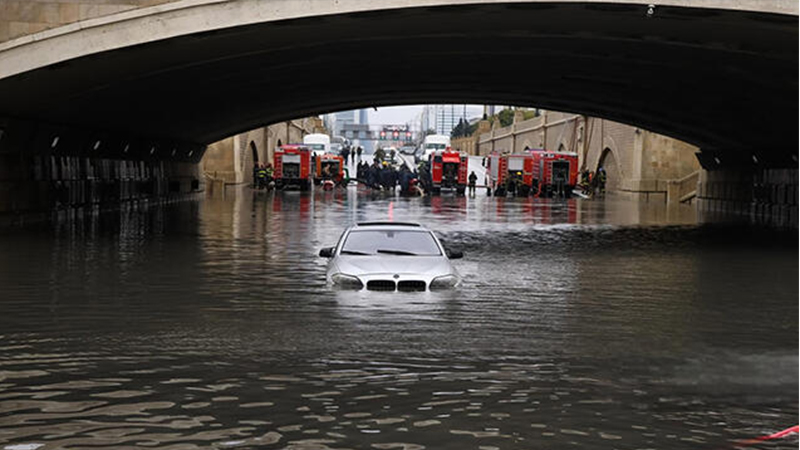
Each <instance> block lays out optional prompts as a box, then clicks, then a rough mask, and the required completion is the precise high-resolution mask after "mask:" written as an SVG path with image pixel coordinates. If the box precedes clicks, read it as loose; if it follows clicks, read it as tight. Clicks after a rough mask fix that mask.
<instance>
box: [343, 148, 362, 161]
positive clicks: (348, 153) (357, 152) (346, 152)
mask: <svg viewBox="0 0 800 450" xmlns="http://www.w3.org/2000/svg"><path fill="white" fill-rule="evenodd" d="M363 151H364V147H361V146H358V147H355V146H354V147H342V151H341V153H339V156H341V157H342V159H344V162H345V163H347V161H348V159H349V160H350V161H352V162H353V163H355V162H356V156H358V161H359V162H360V161H361V153H362V152H363Z"/></svg>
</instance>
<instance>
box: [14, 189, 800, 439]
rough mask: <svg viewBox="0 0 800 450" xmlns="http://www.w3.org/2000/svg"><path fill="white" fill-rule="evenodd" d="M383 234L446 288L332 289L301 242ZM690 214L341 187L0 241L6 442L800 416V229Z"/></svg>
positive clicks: (561, 433) (702, 431) (515, 431)
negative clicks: (437, 270) (413, 224)
mask: <svg viewBox="0 0 800 450" xmlns="http://www.w3.org/2000/svg"><path fill="white" fill-rule="evenodd" d="M390 218H391V219H394V220H410V221H419V222H423V223H425V224H427V225H428V226H430V227H431V228H433V229H435V230H436V232H437V233H439V234H440V235H441V236H442V238H443V239H444V240H445V241H446V242H447V243H448V245H450V246H453V247H458V248H460V249H463V250H464V251H465V253H466V258H465V259H463V260H459V261H457V262H456V264H457V267H458V270H459V271H460V272H461V273H462V274H463V275H464V277H465V281H464V285H463V286H462V288H460V289H458V290H455V291H451V292H426V293H385V292H373V293H362V292H359V293H352V292H346V291H334V290H331V289H329V288H328V287H327V286H326V285H325V279H324V273H325V261H324V260H321V259H319V258H317V257H316V253H317V251H318V249H319V248H320V247H322V246H326V245H332V244H334V243H335V242H336V240H337V239H338V237H339V234H340V233H341V231H342V230H343V229H344V227H346V226H347V225H349V224H351V223H353V222H356V221H364V220H386V219H390ZM694 221H695V217H694V213H693V210H692V209H691V208H676V209H674V210H666V209H665V208H663V207H656V206H655V205H646V204H645V205H641V204H636V203H631V202H627V201H623V200H608V201H606V202H596V201H594V202H584V201H577V200H570V201H548V200H540V199H513V198H508V199H496V198H486V197H483V196H478V198H476V199H469V198H463V197H462V198H453V197H446V196H443V197H438V198H423V199H404V198H395V197H389V196H386V195H381V194H372V193H365V192H359V191H358V190H355V189H349V190H347V191H342V190H338V191H332V192H315V193H312V194H300V193H283V194H277V195H276V194H271V193H270V194H257V195H251V194H250V193H249V192H247V191H241V192H238V193H236V192H230V193H228V195H226V197H225V198H224V199H215V198H209V199H206V200H203V201H198V202H184V203H176V204H173V205H167V206H165V207H150V208H144V207H141V208H129V209H126V210H123V211H119V212H118V213H115V214H110V215H99V216H95V217H91V218H88V219H84V220H73V221H63V222H60V223H58V224H57V225H54V226H49V227H38V228H31V229H25V230H11V231H5V232H4V234H3V235H1V236H0V274H2V277H0V288H2V292H3V293H4V295H3V297H2V299H0V448H9V446H12V447H10V448H17V447H13V446H30V447H18V448H46V449H50V448H68V447H74V448H85V447H89V446H92V447H101V448H103V447H105V448H126V447H149V448H309V449H310V448H378V449H394V448H396V449H401V448H404V449H420V448H436V449H439V448H481V447H483V448H503V449H505V448H537V447H539V448H541V447H544V448H564V447H570V446H576V447H580V448H679V449H680V448H709V447H712V448H719V446H720V445H727V443H728V442H730V441H731V440H734V439H740V438H749V437H752V436H756V435H761V434H764V433H766V432H769V431H775V430H777V429H781V428H784V427H786V426H788V425H791V424H792V422H793V421H796V417H797V413H798V409H797V403H796V395H797V381H798V372H797V321H796V317H797V308H798V306H797V294H798V291H797V270H798V262H797V250H796V249H797V238H796V236H791V235H781V234H775V233H764V232H763V230H758V229H750V228H745V229H742V228H729V227H702V226H697V225H695V224H694ZM35 446H39V447H35ZM796 446H797V440H796V438H795V439H789V440H784V441H781V442H778V443H776V444H774V445H771V446H770V448H796Z"/></svg>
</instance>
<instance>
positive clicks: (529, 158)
mask: <svg viewBox="0 0 800 450" xmlns="http://www.w3.org/2000/svg"><path fill="white" fill-rule="evenodd" d="M487 162H488V166H487V168H486V173H487V175H488V176H489V183H490V186H491V189H492V191H494V195H500V196H503V195H506V194H507V193H513V194H514V195H516V196H521V197H527V196H528V195H529V194H530V193H531V192H532V190H533V167H534V158H533V155H531V154H528V153H522V154H512V155H501V154H499V153H492V154H491V155H489V156H488V158H487Z"/></svg>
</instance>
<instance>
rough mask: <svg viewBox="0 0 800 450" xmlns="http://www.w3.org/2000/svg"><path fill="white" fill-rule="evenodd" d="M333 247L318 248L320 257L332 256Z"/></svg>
mask: <svg viewBox="0 0 800 450" xmlns="http://www.w3.org/2000/svg"><path fill="white" fill-rule="evenodd" d="M333 250H334V248H333V247H325V248H322V249H320V250H319V256H320V258H333Z"/></svg>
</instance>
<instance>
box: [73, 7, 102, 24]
mask: <svg viewBox="0 0 800 450" xmlns="http://www.w3.org/2000/svg"><path fill="white" fill-rule="evenodd" d="M99 13H100V12H99V9H98V6H97V5H86V4H81V5H80V6H78V19H79V20H87V19H92V18H94V17H97V16H98V15H99Z"/></svg>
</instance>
